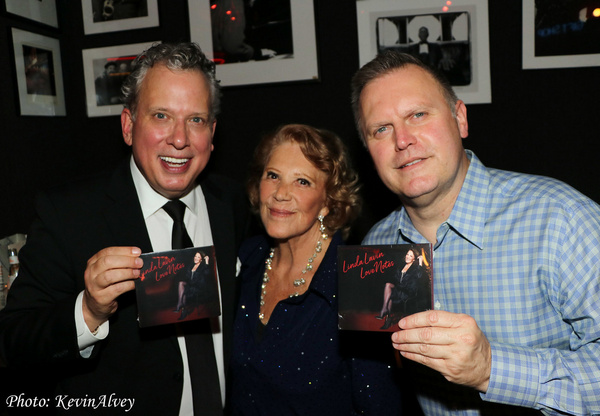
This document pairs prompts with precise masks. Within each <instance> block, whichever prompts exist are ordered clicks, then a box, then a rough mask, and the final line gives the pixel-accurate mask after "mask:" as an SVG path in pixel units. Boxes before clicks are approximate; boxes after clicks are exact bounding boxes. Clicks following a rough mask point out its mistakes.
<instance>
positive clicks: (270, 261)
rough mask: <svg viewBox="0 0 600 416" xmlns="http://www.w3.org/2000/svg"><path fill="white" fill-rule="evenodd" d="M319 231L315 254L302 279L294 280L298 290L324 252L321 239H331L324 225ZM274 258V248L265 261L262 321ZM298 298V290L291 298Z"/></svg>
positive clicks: (261, 300)
mask: <svg viewBox="0 0 600 416" xmlns="http://www.w3.org/2000/svg"><path fill="white" fill-rule="evenodd" d="M319 231H320V232H321V235H319V239H318V240H317V245H316V247H315V252H314V253H313V254H312V256H310V258H309V259H308V261H307V262H306V266H304V269H302V276H301V277H300V279H295V280H294V287H296V288H299V287H300V286H303V285H305V284H306V279H304V275H305V274H306V273H308V272H310V271H312V269H313V265H312V264H313V261H314V260H315V258H317V255H318V254H319V253H320V252H321V250H323V244H322V243H321V238H322V239H323V240H327V238H328V237H329V236H328V235H327V234H326V233H325V227H324V226H323V224H322V223H321V226H320V228H319ZM273 256H275V249H274V248H272V249H271V251H270V252H269V257H267V259H266V260H265V273H264V274H263V280H262V285H261V292H260V302H259V305H260V306H259V313H258V319H260V320H261V321H262V320H263V319H264V318H265V314H264V313H262V312H260V309H262V307H263V306H265V296H266V294H267V283H268V282H269V270H271V269H272V268H273V267H272V265H273ZM296 296H300V293H299V292H298V290H296V291H295V292H294V293H292V294H291V295H290V296H289V297H290V298H293V297H296Z"/></svg>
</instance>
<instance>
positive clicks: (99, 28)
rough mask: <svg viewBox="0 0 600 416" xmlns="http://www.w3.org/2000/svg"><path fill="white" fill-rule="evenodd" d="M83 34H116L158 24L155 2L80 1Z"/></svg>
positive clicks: (155, 0)
mask: <svg viewBox="0 0 600 416" xmlns="http://www.w3.org/2000/svg"><path fill="white" fill-rule="evenodd" d="M107 3H108V4H107ZM81 6H82V12H83V32H84V34H86V35H90V34H94V33H106V32H118V31H122V30H131V29H141V28H145V27H155V26H158V24H159V18H158V5H157V0H141V1H140V2H138V3H122V4H114V3H113V2H112V0H81Z"/></svg>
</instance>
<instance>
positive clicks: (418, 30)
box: [356, 0, 492, 104]
mask: <svg viewBox="0 0 600 416" xmlns="http://www.w3.org/2000/svg"><path fill="white" fill-rule="evenodd" d="M442 4H443V3H442ZM442 4H440V2H439V1H438V0H404V1H402V2H398V1H396V0H357V2H356V14H357V23H358V49H359V59H360V65H361V66H362V65H364V64H366V63H367V62H369V61H370V60H371V59H373V58H374V57H375V56H376V55H377V54H378V53H379V52H381V51H384V50H386V49H393V50H398V51H401V52H406V53H410V54H412V55H415V56H417V57H419V58H420V59H421V60H423V61H425V62H427V63H428V64H430V65H432V66H434V67H436V68H437V69H438V70H439V71H441V72H442V73H444V74H445V75H446V77H447V78H448V80H449V81H450V83H451V84H452V86H453V88H454V90H455V91H456V94H457V95H458V97H459V98H460V99H461V100H463V101H464V102H466V103H468V104H469V103H470V104H477V103H490V102H491V101H492V91H491V85H490V59H489V33H488V32H489V30H488V9H487V2H480V1H477V0H453V1H452V2H451V5H450V6H444V7H443V8H442Z"/></svg>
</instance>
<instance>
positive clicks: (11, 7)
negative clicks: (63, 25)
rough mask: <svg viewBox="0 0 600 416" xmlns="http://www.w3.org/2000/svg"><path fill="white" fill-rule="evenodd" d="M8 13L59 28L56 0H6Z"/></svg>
mask: <svg viewBox="0 0 600 416" xmlns="http://www.w3.org/2000/svg"><path fill="white" fill-rule="evenodd" d="M5 1H6V11H7V12H9V13H13V14H16V15H19V16H23V17H26V18H28V19H31V20H35V21H36V22H40V23H44V24H46V25H49V26H53V27H58V19H57V17H56V0H45V1H41V0H5Z"/></svg>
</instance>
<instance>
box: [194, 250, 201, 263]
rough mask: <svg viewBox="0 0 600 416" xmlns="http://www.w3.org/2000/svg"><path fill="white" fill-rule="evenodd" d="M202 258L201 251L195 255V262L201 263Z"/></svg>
mask: <svg viewBox="0 0 600 416" xmlns="http://www.w3.org/2000/svg"><path fill="white" fill-rule="evenodd" d="M201 260H202V256H201V255H200V253H196V254H195V255H194V263H196V264H198V263H200V261H201Z"/></svg>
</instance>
